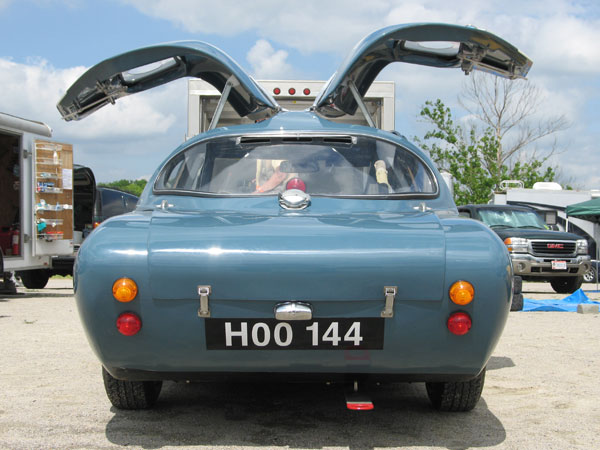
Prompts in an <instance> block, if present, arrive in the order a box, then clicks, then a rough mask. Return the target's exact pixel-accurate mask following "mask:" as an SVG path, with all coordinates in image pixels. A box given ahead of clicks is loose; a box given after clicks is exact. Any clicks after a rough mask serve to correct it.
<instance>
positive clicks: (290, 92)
mask: <svg viewBox="0 0 600 450" xmlns="http://www.w3.org/2000/svg"><path fill="white" fill-rule="evenodd" d="M288 94H290V95H294V94H296V89H294V88H289V89H288Z"/></svg>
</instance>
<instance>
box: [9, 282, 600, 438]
mask: <svg viewBox="0 0 600 450" xmlns="http://www.w3.org/2000/svg"><path fill="white" fill-rule="evenodd" d="M70 284H71V282H70V280H68V279H52V280H51V281H50V284H49V287H48V288H46V289H44V290H39V291H35V290H27V291H25V290H24V289H20V290H21V295H18V296H13V297H3V298H1V297H0V348H1V353H0V355H1V356H2V359H1V361H0V448H10V449H12V448H14V449H32V448H60V449H65V448H94V449H96V448H113V447H120V446H130V447H133V448H146V449H156V448H185V447H205V448H217V447H218V448H241V447H246V448H257V447H269V448H274V447H282V448H310V449H321V448H352V449H358V448H390V447H391V448H394V447H415V448H419V449H423V448H449V449H464V448H478V447H488V448H508V449H523V448H536V449H537V448H555V449H566V448H590V449H592V448H594V449H597V448H600V438H599V436H598V433H599V431H600V406H599V405H598V400H599V399H600V383H599V374H600V347H599V345H598V343H599V342H600V317H599V315H598V314H588V315H582V314H577V313H559V312H532V313H523V312H514V313H511V314H510V317H509V320H508V324H507V326H506V329H505V332H504V335H503V337H502V339H501V341H500V344H499V345H498V347H497V349H496V351H495V353H494V356H492V358H491V360H490V362H489V365H488V373H487V377H486V384H485V388H484V390H483V396H482V399H481V401H480V402H479V404H478V405H477V407H476V408H475V409H474V410H473V411H472V412H471V413H466V414H443V413H437V412H435V411H433V410H432V409H431V408H430V406H429V402H428V400H427V395H426V393H425V389H424V386H423V385H422V384H420V383H415V384H396V385H382V386H379V387H376V388H375V389H374V390H373V391H372V392H371V394H372V398H373V400H374V403H375V410H374V411H371V412H350V411H347V410H346V409H345V407H344V397H343V393H342V390H341V388H340V387H339V386H324V385H308V386H305V385H291V386H289V385H283V384H275V385H273V384H271V385H263V386H261V385H230V384H210V385H204V384H191V385H186V384H183V383H179V384H176V383H166V384H165V386H164V387H163V392H162V394H161V397H160V399H159V403H158V405H157V407H156V408H155V409H154V410H151V411H137V412H123V411H119V410H116V409H114V408H112V407H111V405H110V403H109V402H108V400H107V398H106V396H105V393H104V387H103V385H102V380H101V375H100V365H99V363H98V361H97V360H96V358H95V356H94V355H93V353H92V352H91V350H90V348H89V346H88V344H87V342H86V339H85V335H84V332H83V330H82V328H81V325H80V323H79V318H78V316H77V311H76V307H75V303H74V300H73V296H72V289H71V288H70ZM584 288H586V291H587V289H589V290H593V289H595V285H592V284H588V285H585V286H584ZM524 291H525V296H526V297H529V298H537V299H544V298H553V297H554V298H561V297H562V296H558V295H554V294H552V291H551V288H550V287H549V285H547V284H543V283H525V285H524ZM586 293H587V294H588V296H589V297H590V298H591V299H593V300H598V299H600V293H598V292H593V293H592V292H589V291H587V292H586Z"/></svg>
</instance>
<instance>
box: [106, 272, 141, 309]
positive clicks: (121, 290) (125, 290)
mask: <svg viewBox="0 0 600 450" xmlns="http://www.w3.org/2000/svg"><path fill="white" fill-rule="evenodd" d="M137 292H138V287H137V284H135V281H133V280H132V279H131V278H119V279H118V280H117V281H115V282H114V283H113V286H112V293H113V297H114V298H115V299H116V300H118V301H120V302H123V303H127V302H130V301H132V300H133V299H134V298H135V296H136V295H137Z"/></svg>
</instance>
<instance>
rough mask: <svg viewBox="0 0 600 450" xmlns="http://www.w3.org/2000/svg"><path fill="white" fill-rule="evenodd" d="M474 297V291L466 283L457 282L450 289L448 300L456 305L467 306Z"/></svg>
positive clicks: (470, 285)
mask: <svg viewBox="0 0 600 450" xmlns="http://www.w3.org/2000/svg"><path fill="white" fill-rule="evenodd" d="M474 297H475V289H473V285H472V284H471V283H469V282H468V281H462V280H461V281H457V282H456V283H454V284H453V285H452V286H451V287H450V300H452V301H453V302H454V303H456V304H457V305H468V304H469V303H471V302H472V301H473V298H474Z"/></svg>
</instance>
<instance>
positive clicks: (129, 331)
mask: <svg viewBox="0 0 600 450" xmlns="http://www.w3.org/2000/svg"><path fill="white" fill-rule="evenodd" d="M141 328H142V321H141V319H140V318H139V317H138V316H136V315H135V314H133V313H123V314H121V315H120V316H119V318H118V319H117V330H119V333H121V334H123V335H125V336H133V335H134V334H136V333H137V332H138V331H140V330H141Z"/></svg>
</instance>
